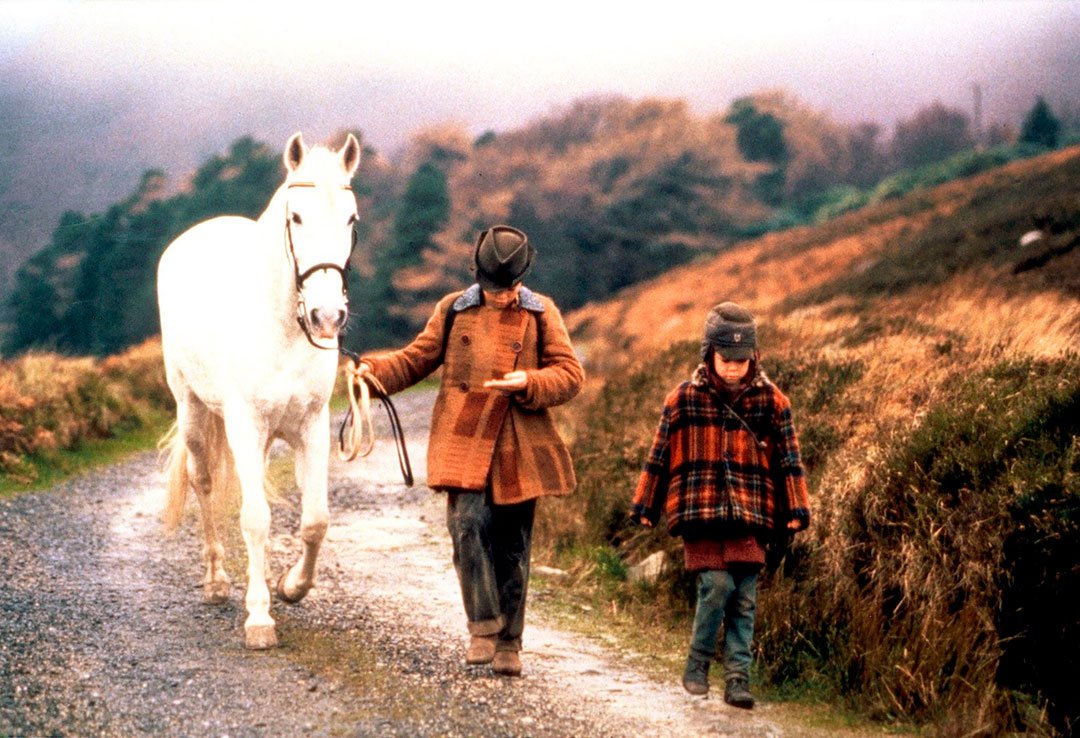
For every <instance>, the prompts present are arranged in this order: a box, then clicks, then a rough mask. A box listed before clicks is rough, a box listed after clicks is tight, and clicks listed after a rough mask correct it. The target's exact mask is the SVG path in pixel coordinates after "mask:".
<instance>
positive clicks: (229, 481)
mask: <svg viewBox="0 0 1080 738" xmlns="http://www.w3.org/2000/svg"><path fill="white" fill-rule="evenodd" d="M206 415H207V422H206V425H205V426H204V427H203V428H202V429H201V430H202V444H203V449H204V450H205V453H206V455H207V458H206V465H207V468H208V469H209V471H210V500H211V509H212V510H213V515H214V516H215V517H217V518H218V519H219V520H220V519H221V515H223V514H226V513H227V512H228V509H229V508H230V507H231V506H232V507H234V506H235V503H236V500H237V498H238V491H239V481H238V479H237V476H236V465H235V463H234V462H233V455H232V450H231V449H230V448H229V442H228V438H227V437H226V435H225V421H224V420H223V419H222V418H221V416H220V415H217V414H215V413H207V414H206ZM159 447H160V448H161V450H162V454H163V455H164V456H165V463H164V466H165V470H166V474H167V477H168V494H167V496H166V501H165V510H164V512H163V513H162V520H163V522H164V524H165V530H166V532H167V533H175V532H176V530H177V528H179V527H180V521H181V519H182V518H183V515H184V508H185V506H186V504H187V492H188V488H189V487H190V486H191V478H190V475H189V474H188V456H189V455H190V453H191V452H190V451H189V450H188V447H187V445H186V444H185V443H184V439H183V436H182V435H181V434H180V432H179V429H178V427H177V425H176V424H175V423H174V424H173V427H172V428H170V429H169V432H168V433H167V434H166V435H165V437H164V438H163V439H162V440H161V443H160V444H159Z"/></svg>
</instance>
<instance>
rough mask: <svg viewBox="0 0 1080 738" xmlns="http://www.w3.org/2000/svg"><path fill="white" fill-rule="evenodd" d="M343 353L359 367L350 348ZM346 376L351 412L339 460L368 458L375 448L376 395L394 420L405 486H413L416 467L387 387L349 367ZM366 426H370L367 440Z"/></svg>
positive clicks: (344, 423) (341, 435)
mask: <svg viewBox="0 0 1080 738" xmlns="http://www.w3.org/2000/svg"><path fill="white" fill-rule="evenodd" d="M341 353H342V354H343V355H344V356H347V357H348V358H350V359H352V360H353V361H354V362H355V363H356V364H357V365H359V363H360V357H359V356H358V355H356V354H355V353H353V352H352V351H349V350H348V349H346V348H342V349H341ZM345 376H346V377H347V378H348V392H349V411H348V412H347V413H346V414H345V418H344V419H343V420H342V421H341V426H340V427H339V428H338V457H339V458H341V459H342V460H343V461H352V460H353V459H355V458H357V457H358V456H359V457H364V456H367V455H368V454H370V453H371V451H372V449H374V448H375V428H374V424H373V423H372V420H371V394H372V393H374V395H375V397H377V398H378V399H379V400H381V401H382V404H383V407H385V408H386V416H387V418H389V420H390V432H391V433H392V434H393V436H394V446H395V448H396V450H397V456H398V468H399V469H401V476H402V478H403V479H404V480H405V485H406V486H408V487H411V486H412V484H413V472H412V464H411V463H409V450H408V449H407V448H406V447H405V432H404V431H403V430H402V428H401V420H400V419H399V418H398V414H397V408H395V407H394V403H393V402H392V401H391V400H390V394H389V393H388V392H387V391H386V387H384V386H383V384H382V382H380V381H379V380H378V379H377V378H376V377H375V376H374V375H372V374H370V373H365V374H360V373H358V372H356V371H353V370H352V369H350V368H349V367H346V368H345ZM365 425H366V426H367V428H366V436H367V438H366V440H365V427H364V426H365Z"/></svg>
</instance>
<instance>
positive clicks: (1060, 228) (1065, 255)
mask: <svg viewBox="0 0 1080 738" xmlns="http://www.w3.org/2000/svg"><path fill="white" fill-rule="evenodd" d="M1078 175H1080V147H1072V148H1068V149H1064V150H1062V151H1059V152H1055V153H1052V154H1049V155H1046V156H1042V157H1039V158H1036V159H1031V160H1026V161H1021V162H1017V163H1014V164H1011V165H1008V166H1005V167H1001V168H999V169H995V170H993V171H990V172H987V173H985V174H982V175H980V176H976V177H973V178H970V179H965V180H959V181H956V182H952V183H949V184H947V185H944V186H941V187H939V188H937V189H934V190H932V191H927V192H920V193H917V194H915V195H912V196H909V197H906V198H903V199H899V200H894V201H890V202H887V203H883V204H880V205H877V206H873V207H869V208H865V209H863V210H860V211H858V212H855V213H852V214H849V215H846V216H842V217H840V218H837V219H835V220H833V221H830V222H828V223H825V224H823V225H819V226H810V227H801V228H795V229H791V230H787V231H782V232H779V233H774V234H769V235H767V236H764V237H762V238H759V239H756V240H754V241H750V242H747V243H744V244H740V245H739V246H737V247H736V248H733V249H732V250H730V251H728V252H725V253H723V254H721V255H719V256H717V257H715V258H711V259H704V260H700V261H698V262H696V263H694V264H690V265H686V266H682V267H679V268H676V269H673V270H671V271H669V272H667V273H665V274H664V275H663V276H661V277H658V278H656V279H653V280H651V281H649V282H647V283H643V284H640V285H637V286H635V287H631V288H629V289H627V290H625V291H623V292H622V293H620V294H619V295H618V296H617V297H616V298H614V299H611V300H606V301H603V302H597V303H593V304H589V305H586V306H584V307H582V308H581V309H578V310H576V311H573V312H572V313H571V314H570V315H568V316H567V327H568V328H569V329H570V330H571V332H572V333H573V335H574V338H575V341H576V343H577V345H578V346H579V347H580V349H581V350H582V351H583V352H584V354H585V355H586V357H587V358H588V360H589V361H590V362H592V363H593V364H594V365H595V366H596V367H597V368H603V367H606V366H611V365H614V364H619V363H622V362H624V361H625V357H633V356H635V355H637V354H640V353H642V352H648V351H651V350H657V349H661V348H665V347H667V346H670V345H671V344H672V343H673V342H675V341H678V340H684V339H697V338H698V336H699V333H700V329H701V323H702V320H703V319H704V315H705V313H706V311H707V310H708V309H709V308H710V307H711V306H712V305H714V304H715V303H717V302H720V301H722V300H724V299H733V300H737V301H739V302H742V303H744V304H746V305H747V306H749V307H750V308H752V309H753V310H754V311H755V312H756V313H757V314H758V315H759V316H760V317H761V319H762V321H763V322H764V323H765V324H766V325H768V326H769V328H770V330H772V331H774V332H778V333H781V334H784V335H787V336H789V339H790V338H795V337H799V338H802V339H810V338H811V336H814V337H815V340H813V344H814V345H815V346H817V347H819V348H822V349H825V348H833V349H836V348H837V347H838V344H846V345H850V344H851V343H852V341H853V340H855V339H857V338H858V336H859V335H862V336H864V337H869V335H868V334H870V333H872V334H873V335H874V337H876V338H879V339H883V338H886V337H887V336H888V335H889V334H890V333H893V332H896V330H897V329H899V328H902V324H903V323H909V324H914V323H920V324H921V325H922V326H923V328H924V329H926V333H927V336H931V335H932V334H934V335H937V336H942V335H946V334H951V333H953V332H956V331H961V332H963V331H964V330H965V325H964V324H967V328H969V329H972V330H975V331H976V332H978V331H981V330H985V326H983V325H982V324H983V321H979V320H976V321H972V320H971V319H970V318H966V317H965V315H969V316H974V315H977V314H979V313H982V314H983V315H986V316H987V318H988V320H987V322H991V323H992V322H993V321H991V320H989V317H990V315H993V314H998V315H1002V316H1004V315H1008V314H1009V313H1010V312H1012V311H1013V310H1019V311H1021V313H1022V314H1023V315H1026V316H1029V317H1030V316H1032V315H1040V314H1044V315H1045V314H1046V313H1047V312H1050V313H1052V316H1056V320H1054V319H1053V317H1052V316H1051V315H1045V317H1046V318H1047V319H1051V320H1053V322H1054V329H1053V332H1054V336H1055V337H1056V338H1057V339H1059V340H1061V341H1064V340H1065V339H1066V338H1067V337H1068V336H1072V337H1073V338H1076V336H1077V334H1076V333H1075V332H1074V331H1075V330H1076V329H1078V328H1080V326H1076V325H1075V321H1072V322H1073V323H1074V324H1073V325H1072V329H1070V327H1069V324H1070V320H1069V316H1070V315H1073V316H1074V317H1075V311H1076V310H1077V306H1078V305H1080V250H1078V249H1076V248H1075V247H1076V246H1077V245H1078V244H1077V241H1078V239H1080V187H1078V185H1077V182H1078V181H1080V180H1078V179H1077V176H1078ZM1036 228H1040V229H1042V230H1043V231H1044V232H1045V233H1046V238H1044V239H1043V240H1042V241H1039V242H1037V243H1036V244H1034V245H1032V246H1028V247H1026V248H1025V247H1021V246H1019V243H1018V242H1019V239H1020V237H1021V236H1022V235H1023V234H1024V233H1026V232H1028V231H1031V230H1033V229H1036ZM1017 267H1020V270H1019V271H1017ZM1017 317H1019V316H1017ZM1014 322H1015V323H1017V325H1014V326H1013V330H1014V331H1021V332H1024V331H1032V332H1034V331H1035V330H1036V328H1037V327H1036V326H1035V325H1030V326H1028V327H1027V328H1025V327H1024V326H1023V325H1020V323H1021V321H1020V320H1015V319H1014ZM885 323H888V324H889V326H891V327H886V326H885ZM972 323H975V325H973V324H972ZM980 326H981V327H980ZM931 329H932V330H931ZM967 337H969V338H973V339H979V338H982V339H990V340H992V339H991V337H990V336H979V335H971V336H967ZM1016 338H1019V336H1017V337H1016ZM1040 343H1041V344H1045V345H1047V346H1051V345H1061V344H1059V343H1058V342H1057V341H1055V340H1053V339H1051V338H1050V337H1047V338H1046V339H1044V340H1043V341H1041V342H1040Z"/></svg>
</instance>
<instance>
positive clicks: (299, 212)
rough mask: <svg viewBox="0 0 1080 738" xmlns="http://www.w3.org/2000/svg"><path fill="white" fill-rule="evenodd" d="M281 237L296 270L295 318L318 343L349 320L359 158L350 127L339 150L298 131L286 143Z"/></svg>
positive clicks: (322, 344)
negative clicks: (311, 144)
mask: <svg viewBox="0 0 1080 738" xmlns="http://www.w3.org/2000/svg"><path fill="white" fill-rule="evenodd" d="M284 158H285V168H286V169H287V170H288V176H287V177H286V179H285V188H286V193H287V197H286V199H285V239H286V245H287V247H288V250H289V254H290V258H291V259H292V262H293V270H294V272H295V276H296V292H297V319H298V320H299V322H300V327H301V328H303V330H304V332H305V333H306V334H307V336H308V339H309V340H310V341H311V342H312V343H313V344H315V345H316V346H319V347H320V348H337V346H336V345H327V344H331V343H333V342H334V339H335V338H337V335H338V333H339V332H340V331H341V329H342V328H343V327H344V326H345V321H346V320H348V317H349V311H348V300H347V298H346V295H345V288H346V284H345V282H346V277H345V273H346V271H347V270H348V266H349V257H350V255H351V253H352V247H353V233H354V231H353V224H354V223H356V218H357V215H356V197H355V196H354V195H353V192H352V189H351V187H350V185H349V182H350V180H351V179H352V176H353V173H354V172H355V171H356V167H357V165H359V163H360V144H359V143H358V142H357V140H356V137H355V136H353V135H352V134H351V133H350V134H349V136H348V138H347V139H346V141H345V144H344V145H343V146H342V147H341V149H339V150H338V151H336V152H335V151H330V150H328V149H324V148H319V147H317V148H314V149H311V150H310V151H309V150H308V148H307V147H306V146H305V145H304V140H303V138H302V137H301V136H300V134H299V133H295V134H293V136H292V138H290V139H289V141H288V143H287V144H285V156H284Z"/></svg>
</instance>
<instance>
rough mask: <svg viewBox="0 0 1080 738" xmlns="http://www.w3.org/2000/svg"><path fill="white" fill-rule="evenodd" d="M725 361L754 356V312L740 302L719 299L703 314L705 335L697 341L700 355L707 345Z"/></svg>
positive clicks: (706, 352) (755, 328)
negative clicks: (699, 341)
mask: <svg viewBox="0 0 1080 738" xmlns="http://www.w3.org/2000/svg"><path fill="white" fill-rule="evenodd" d="M710 347H711V348H714V349H716V352H717V353H718V354H720V356H722V357H723V358H725V359H727V360H728V361H742V360H745V359H752V358H754V351H756V350H757V323H756V322H755V320H754V315H753V313H751V312H750V311H749V310H747V309H746V308H744V307H743V306H742V305H736V304H735V303H733V302H722V303H720V304H719V305H716V306H715V307H713V309H712V310H710V311H709V314H708V315H706V316H705V337H704V338H703V339H702V341H701V358H702V360H705V359H706V358H707V357H708V355H709V348H710Z"/></svg>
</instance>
